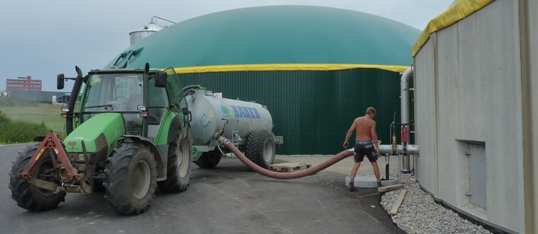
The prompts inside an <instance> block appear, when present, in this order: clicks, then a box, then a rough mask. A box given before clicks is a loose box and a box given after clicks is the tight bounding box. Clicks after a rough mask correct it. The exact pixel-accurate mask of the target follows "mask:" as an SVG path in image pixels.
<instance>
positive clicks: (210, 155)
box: [194, 149, 222, 169]
mask: <svg viewBox="0 0 538 234" xmlns="http://www.w3.org/2000/svg"><path fill="white" fill-rule="evenodd" d="M221 158H222V154H221V153H220V151H219V150H218V149H216V150H213V151H209V152H204V153H202V155H200V158H198V160H196V162H194V164H196V165H197V166H198V167H200V168H203V169H209V168H213V167H215V166H217V164H219V162H220V159H221Z"/></svg>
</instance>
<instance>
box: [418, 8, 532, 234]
mask: <svg viewBox="0 0 538 234" xmlns="http://www.w3.org/2000/svg"><path fill="white" fill-rule="evenodd" d="M537 5H538V3H536V1H526V0H520V1H519V2H518V1H494V2H493V3H491V4H489V5H487V6H486V7H485V8H483V9H481V10H480V11H478V12H475V13H473V14H472V15H470V16H468V17H466V18H465V19H463V20H461V21H459V22H458V23H456V24H454V25H451V26H450V27H448V28H445V29H443V30H441V31H438V32H435V33H433V34H431V36H430V39H429V41H428V42H427V43H426V44H425V45H424V46H423V47H422V49H421V50H420V51H419V52H418V53H417V55H416V56H415V58H414V59H415V61H414V62H415V67H414V73H415V76H414V77H415V80H414V84H415V100H416V103H415V105H416V106H415V110H416V111H415V113H416V116H415V119H416V139H417V143H418V144H419V146H420V156H419V157H418V161H417V178H418V180H419V182H420V184H421V186H422V187H423V188H424V189H426V190H427V191H429V192H431V193H432V194H433V195H434V196H435V197H436V198H438V199H440V200H442V201H443V202H445V203H447V204H449V205H450V206H453V207H454V208H456V209H459V210H460V211H463V212H466V213H468V214H470V215H472V216H474V217H476V218H478V219H482V220H483V221H484V222H486V223H488V224H491V225H493V226H497V227H500V228H501V229H505V230H509V231H515V232H520V233H538V229H537V227H536V226H538V225H535V223H537V224H538V219H537V215H536V213H537V212H538V204H537V202H535V201H534V200H535V199H536V198H535V197H536V194H538V193H537V189H538V152H537V151H538V150H537V148H538V147H534V146H533V143H534V142H535V141H536V140H538V48H537V44H538V43H537V42H538V32H537V28H538V24H537V22H538V18H537V16H536V15H537V14H534V13H535V12H538V7H537ZM520 11H526V12H528V13H527V14H520ZM525 16H527V17H526V18H525ZM521 22H524V23H521ZM522 25H526V26H525V27H522ZM522 37H523V38H525V40H521V38H522ZM527 53H528V54H527ZM532 139H534V141H533V140H532ZM469 144H485V152H486V157H485V158H486V159H485V164H484V165H482V166H483V168H484V170H485V174H486V179H485V181H483V183H485V186H484V187H485V188H486V189H485V190H486V196H487V206H486V208H485V209H483V208H480V207H478V206H476V205H473V204H474V203H473V202H471V201H470V199H472V198H470V197H472V196H468V194H467V193H468V192H469V191H470V189H471V188H470V186H472V182H469V180H470V179H469V178H470V174H471V173H470V170H473V171H472V172H473V174H475V173H474V172H475V171H474V170H477V169H476V167H473V166H471V165H469V160H468V157H467V156H466V151H467V150H468V145H469ZM471 157H472V156H471ZM469 168H471V169H469ZM470 183H471V185H470ZM529 187H530V188H529ZM529 205H530V208H529Z"/></svg>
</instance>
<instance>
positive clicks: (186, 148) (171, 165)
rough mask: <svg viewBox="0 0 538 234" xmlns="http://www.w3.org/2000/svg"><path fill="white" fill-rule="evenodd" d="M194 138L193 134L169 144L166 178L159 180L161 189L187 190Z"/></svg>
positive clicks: (169, 191)
mask: <svg viewBox="0 0 538 234" xmlns="http://www.w3.org/2000/svg"><path fill="white" fill-rule="evenodd" d="M191 170H192V140H191V136H190V134H189V136H188V137H187V138H180V137H179V136H178V140H175V141H174V142H172V143H170V145H169V146H168V163H167V173H166V180H164V181H159V182H157V184H158V185H159V189H161V190H162V191H163V192H167V193H179V192H183V191H185V190H187V188H188V187H189V182H190V180H191Z"/></svg>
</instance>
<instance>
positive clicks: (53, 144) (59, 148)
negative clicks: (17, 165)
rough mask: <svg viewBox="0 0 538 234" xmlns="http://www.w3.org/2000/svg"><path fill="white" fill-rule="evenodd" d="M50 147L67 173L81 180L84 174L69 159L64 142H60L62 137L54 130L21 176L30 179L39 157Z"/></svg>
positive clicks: (72, 177) (69, 176) (73, 178)
mask: <svg viewBox="0 0 538 234" xmlns="http://www.w3.org/2000/svg"><path fill="white" fill-rule="evenodd" d="M48 149H51V150H52V151H53V152H54V153H55V154H56V155H57V156H58V159H60V161H61V162H62V165H63V166H64V167H65V173H66V176H67V177H68V178H70V179H71V180H77V181H80V180H81V179H82V175H81V174H79V173H78V171H77V169H75V168H74V167H73V165H72V164H71V160H69V157H68V156H67V152H66V151H65V149H64V147H63V145H62V143H61V142H60V139H59V138H58V136H57V135H56V134H55V133H54V132H53V131H50V132H49V133H48V134H47V135H46V136H45V138H44V140H43V141H42V142H41V144H40V145H39V147H38V148H37V150H36V152H35V153H34V155H33V156H32V158H31V159H30V162H29V163H28V165H27V166H26V168H25V169H24V170H23V171H22V172H21V173H19V177H20V178H22V179H25V180H28V179H30V173H31V172H32V170H33V169H34V167H35V166H36V165H37V163H38V162H39V159H41V157H42V156H43V154H44V153H45V152H46V151H47V150H48Z"/></svg>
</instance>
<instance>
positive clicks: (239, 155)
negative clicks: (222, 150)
mask: <svg viewBox="0 0 538 234" xmlns="http://www.w3.org/2000/svg"><path fill="white" fill-rule="evenodd" d="M218 141H219V143H221V145H224V146H226V147H228V149H230V150H231V151H232V152H233V153H234V154H235V155H236V156H237V158H239V160H241V162H243V163H244V164H245V165H247V166H248V167H249V168H250V169H252V170H254V171H256V172H258V173H260V174H262V175H264V176H267V177H271V178H275V179H295V178H300V177H305V176H308V175H312V174H314V173H316V172H319V171H321V170H323V169H325V168H327V167H330V166H331V165H333V164H335V163H337V162H339V161H340V160H342V159H344V158H347V157H349V156H351V155H353V152H352V151H348V150H345V151H342V152H340V153H338V154H337V155H335V156H333V157H331V158H329V159H327V160H326V161H324V162H322V163H320V164H318V165H316V166H313V167H311V168H308V169H306V170H301V171H296V172H275V171H270V170H267V169H265V168H262V167H260V166H258V165H256V164H255V163H253V162H252V161H250V160H249V159H248V158H247V157H245V155H243V153H241V151H240V150H239V149H237V147H235V145H233V144H232V143H231V142H230V141H228V139H226V138H225V137H223V136H219V137H218Z"/></svg>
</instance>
